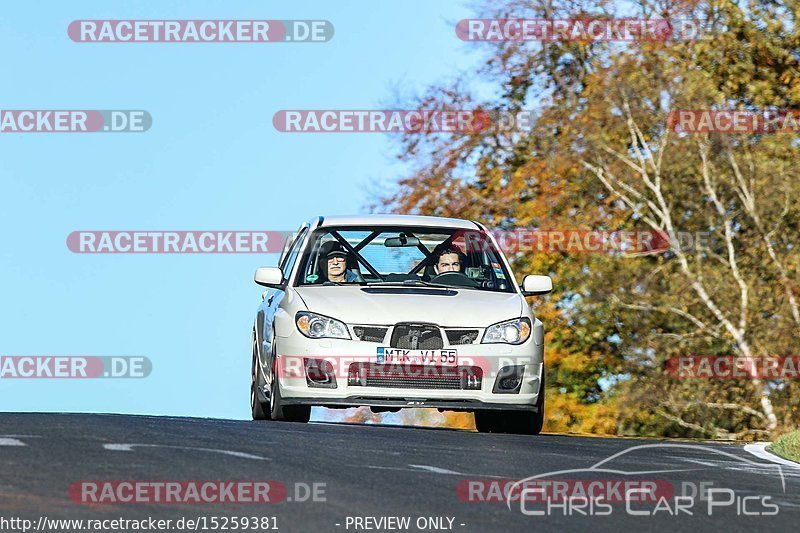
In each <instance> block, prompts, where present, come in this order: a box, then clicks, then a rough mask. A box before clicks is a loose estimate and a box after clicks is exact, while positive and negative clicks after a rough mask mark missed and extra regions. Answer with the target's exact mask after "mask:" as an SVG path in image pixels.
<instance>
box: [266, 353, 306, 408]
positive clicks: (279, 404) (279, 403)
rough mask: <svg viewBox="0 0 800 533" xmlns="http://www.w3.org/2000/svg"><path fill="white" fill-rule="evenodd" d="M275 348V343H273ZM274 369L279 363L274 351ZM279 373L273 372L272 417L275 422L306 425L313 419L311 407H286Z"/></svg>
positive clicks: (271, 389) (271, 388)
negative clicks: (281, 421)
mask: <svg viewBox="0 0 800 533" xmlns="http://www.w3.org/2000/svg"><path fill="white" fill-rule="evenodd" d="M273 346H274V343H273ZM272 361H273V363H272V364H273V368H274V366H275V365H276V363H277V359H276V357H275V352H274V349H273V357H272ZM278 381H279V380H278V373H277V372H275V371H274V370H273V372H272V387H270V391H271V394H270V417H271V418H272V419H273V420H284V421H286V422H300V423H306V422H308V419H309V418H311V406H310V405H285V404H284V403H283V398H282V397H281V386H280V383H279V382H278Z"/></svg>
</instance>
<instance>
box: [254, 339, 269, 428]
mask: <svg viewBox="0 0 800 533" xmlns="http://www.w3.org/2000/svg"><path fill="white" fill-rule="evenodd" d="M259 390H264V379H263V377H262V376H261V372H260V371H259V367H258V353H257V352H256V341H255V337H254V338H253V365H252V370H251V371H250V412H251V414H252V416H253V420H269V403H263V402H262V401H261V398H260V397H259V396H260V395H259Z"/></svg>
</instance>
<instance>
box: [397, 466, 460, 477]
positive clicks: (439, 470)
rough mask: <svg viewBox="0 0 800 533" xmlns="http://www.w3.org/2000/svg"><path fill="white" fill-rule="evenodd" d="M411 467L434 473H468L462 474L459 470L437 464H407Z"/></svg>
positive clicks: (454, 474) (458, 474)
mask: <svg viewBox="0 0 800 533" xmlns="http://www.w3.org/2000/svg"><path fill="white" fill-rule="evenodd" d="M408 466H410V467H411V468H419V469H421V470H427V471H428V472H433V473H434V474H447V475H450V476H466V475H468V474H462V473H461V472H456V471H455V470H448V469H446V468H439V467H438V466H428V465H408Z"/></svg>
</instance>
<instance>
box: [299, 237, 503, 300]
mask: <svg viewBox="0 0 800 533" xmlns="http://www.w3.org/2000/svg"><path fill="white" fill-rule="evenodd" d="M510 280H511V276H510V273H509V272H508V271H507V269H506V267H505V266H504V264H503V261H502V260H501V258H500V254H499V253H498V251H497V250H496V248H495V247H494V245H493V244H492V243H491V241H490V240H489V238H488V236H487V235H486V234H485V233H484V232H482V231H478V230H474V231H465V230H458V229H446V228H412V227H406V226H398V227H376V228H352V227H348V228H320V229H318V230H316V231H315V232H314V233H313V234H312V236H311V240H310V242H309V245H308V247H307V248H306V251H305V252H304V254H303V258H302V262H301V264H300V270H299V273H298V277H297V282H296V285H302V286H305V285H312V286H313V285H337V284H362V285H373V284H375V285H393V284H394V285H433V286H442V287H453V288H465V289H473V290H484V291H496V292H513V291H514V287H513V283H512V282H510Z"/></svg>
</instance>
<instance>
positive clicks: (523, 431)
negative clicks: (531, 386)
mask: <svg viewBox="0 0 800 533" xmlns="http://www.w3.org/2000/svg"><path fill="white" fill-rule="evenodd" d="M544 399H545V388H544V371H543V372H542V383H541V385H540V386H539V397H538V398H537V399H536V407H537V408H538V410H537V411H536V412H535V413H533V412H531V411H475V427H476V428H477V430H478V431H479V432H480V433H513V434H516V435H538V434H539V433H541V432H542V427H543V426H544V404H545V402H544Z"/></svg>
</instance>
